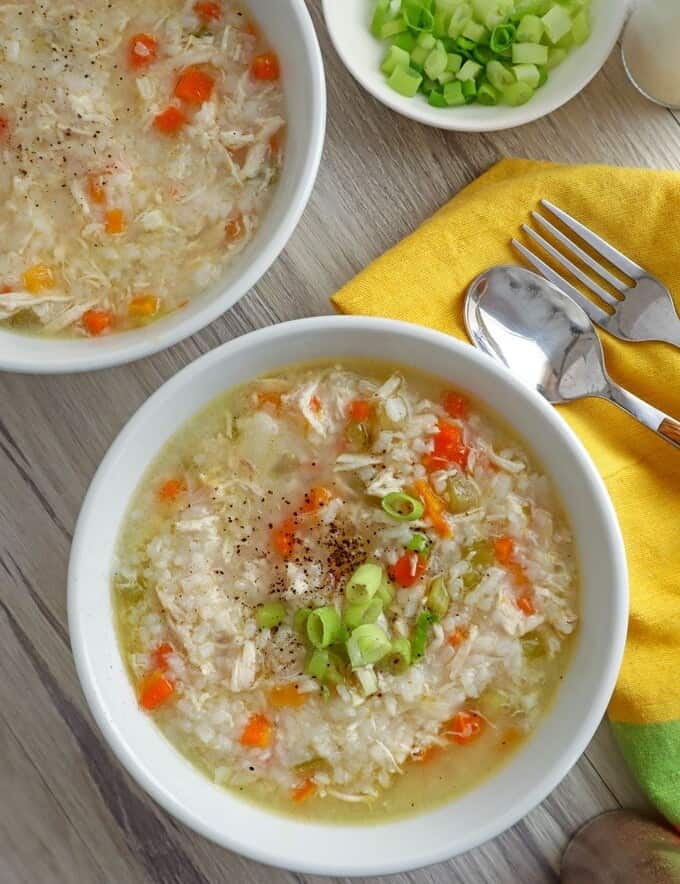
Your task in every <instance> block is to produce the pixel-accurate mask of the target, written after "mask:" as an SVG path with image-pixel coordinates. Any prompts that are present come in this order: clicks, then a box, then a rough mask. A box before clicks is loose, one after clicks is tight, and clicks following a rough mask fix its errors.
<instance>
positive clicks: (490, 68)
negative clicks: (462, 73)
mask: <svg viewBox="0 0 680 884" xmlns="http://www.w3.org/2000/svg"><path fill="white" fill-rule="evenodd" d="M486 76H487V79H488V80H489V83H491V85H492V86H493V87H494V89H500V90H501V92H502V91H503V89H505V88H506V86H509V85H510V84H511V83H514V82H515V75H514V73H513V72H512V71H511V70H510V69H509V68H507V67H506V66H505V65H504V64H503V63H502V62H500V61H496V60H493V61H490V62H489V63H488V65H487V66H486Z"/></svg>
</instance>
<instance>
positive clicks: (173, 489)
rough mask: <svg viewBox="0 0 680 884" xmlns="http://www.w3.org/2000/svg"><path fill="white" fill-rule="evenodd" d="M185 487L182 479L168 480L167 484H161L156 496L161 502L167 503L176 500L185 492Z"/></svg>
mask: <svg viewBox="0 0 680 884" xmlns="http://www.w3.org/2000/svg"><path fill="white" fill-rule="evenodd" d="M186 487H187V486H186V484H185V483H184V481H183V480H182V479H168V480H167V482H163V484H162V485H161V487H160V488H159V489H158V496H159V497H160V499H161V500H164V501H165V502H166V503H169V502H171V501H173V500H177V498H178V497H179V495H180V494H181V493H182V492H183V491H186Z"/></svg>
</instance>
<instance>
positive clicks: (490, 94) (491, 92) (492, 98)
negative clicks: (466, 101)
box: [477, 80, 498, 107]
mask: <svg viewBox="0 0 680 884" xmlns="http://www.w3.org/2000/svg"><path fill="white" fill-rule="evenodd" d="M477 101H478V102H479V103H480V104H484V105H487V106H488V107H491V106H492V105H495V104H498V92H496V90H495V89H494V88H493V86H492V85H491V83H488V82H487V81H486V80H485V81H484V82H483V83H482V84H481V85H480V87H479V89H478V90H477Z"/></svg>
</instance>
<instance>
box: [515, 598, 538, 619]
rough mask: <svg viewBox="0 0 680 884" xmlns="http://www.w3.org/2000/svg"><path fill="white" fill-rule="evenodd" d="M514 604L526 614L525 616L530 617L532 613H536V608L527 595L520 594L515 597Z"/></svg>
mask: <svg viewBox="0 0 680 884" xmlns="http://www.w3.org/2000/svg"><path fill="white" fill-rule="evenodd" d="M515 604H516V605H517V607H518V608H519V609H520V611H521V612H522V613H523V614H526V615H527V617H531V615H532V614H535V613H536V608H534V603H533V602H532V601H531V599H530V598H529V596H528V595H520V596H518V597H517V599H516V601H515Z"/></svg>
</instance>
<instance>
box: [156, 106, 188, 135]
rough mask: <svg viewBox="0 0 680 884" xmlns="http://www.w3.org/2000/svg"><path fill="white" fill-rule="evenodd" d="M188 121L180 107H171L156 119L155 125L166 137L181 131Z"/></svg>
mask: <svg viewBox="0 0 680 884" xmlns="http://www.w3.org/2000/svg"><path fill="white" fill-rule="evenodd" d="M186 121H187V118H186V117H185V116H184V113H183V112H182V111H181V110H180V109H179V108H178V107H175V106H174V105H170V106H169V107H166V109H165V110H164V111H161V113H160V114H158V115H157V116H156V117H154V121H153V124H154V126H155V127H156V129H158V131H159V132H162V133H163V134H164V135H172V134H174V133H175V132H177V131H178V130H179V129H181V128H182V126H183V125H184V124H185V123H186Z"/></svg>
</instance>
